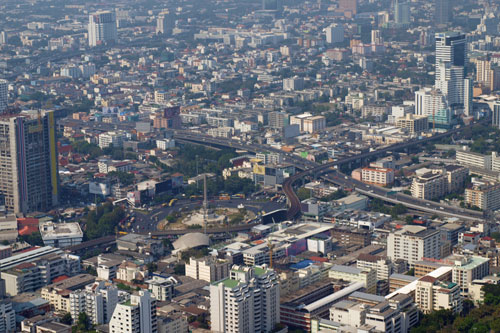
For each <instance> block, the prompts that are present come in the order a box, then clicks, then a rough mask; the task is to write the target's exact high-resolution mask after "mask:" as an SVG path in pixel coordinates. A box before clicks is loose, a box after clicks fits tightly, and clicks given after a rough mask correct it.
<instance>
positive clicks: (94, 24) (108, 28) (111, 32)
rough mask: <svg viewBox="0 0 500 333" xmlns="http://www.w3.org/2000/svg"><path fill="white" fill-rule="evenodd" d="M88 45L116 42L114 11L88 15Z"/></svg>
mask: <svg viewBox="0 0 500 333" xmlns="http://www.w3.org/2000/svg"><path fill="white" fill-rule="evenodd" d="M88 35H89V46H91V47H93V46H97V45H101V44H104V43H113V42H116V38H117V35H116V16H115V13H114V12H111V11H102V12H96V13H94V14H90V15H89V25H88Z"/></svg>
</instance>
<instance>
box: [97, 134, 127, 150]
mask: <svg viewBox="0 0 500 333" xmlns="http://www.w3.org/2000/svg"><path fill="white" fill-rule="evenodd" d="M126 139H127V136H126V135H125V134H124V133H121V132H107V133H102V134H99V147H100V148H108V147H118V148H119V147H123V142H124V141H126Z"/></svg>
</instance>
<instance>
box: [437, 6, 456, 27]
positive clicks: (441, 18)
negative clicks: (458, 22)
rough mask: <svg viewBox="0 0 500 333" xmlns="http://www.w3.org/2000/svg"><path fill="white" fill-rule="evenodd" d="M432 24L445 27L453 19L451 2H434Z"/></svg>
mask: <svg viewBox="0 0 500 333" xmlns="http://www.w3.org/2000/svg"><path fill="white" fill-rule="evenodd" d="M434 6H435V7H434V23H435V24H436V25H445V24H448V23H449V22H451V20H452V18H453V6H452V1H451V0H434Z"/></svg>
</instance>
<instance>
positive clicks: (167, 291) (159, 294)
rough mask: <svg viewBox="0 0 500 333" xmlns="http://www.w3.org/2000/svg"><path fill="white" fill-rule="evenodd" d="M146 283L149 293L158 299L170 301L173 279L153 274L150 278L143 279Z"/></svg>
mask: <svg viewBox="0 0 500 333" xmlns="http://www.w3.org/2000/svg"><path fill="white" fill-rule="evenodd" d="M144 282H145V283H146V284H147V285H148V289H149V290H150V291H151V294H152V295H153V297H154V298H156V299H157V300H158V301H170V300H172V297H173V296H174V286H175V283H176V281H175V279H174V278H172V277H168V278H167V277H162V276H158V275H154V276H153V277H152V278H151V279H149V280H146V281H144Z"/></svg>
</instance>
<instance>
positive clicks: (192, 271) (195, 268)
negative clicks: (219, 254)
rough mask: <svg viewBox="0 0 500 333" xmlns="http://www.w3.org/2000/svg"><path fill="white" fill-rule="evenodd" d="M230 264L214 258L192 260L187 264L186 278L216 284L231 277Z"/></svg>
mask: <svg viewBox="0 0 500 333" xmlns="http://www.w3.org/2000/svg"><path fill="white" fill-rule="evenodd" d="M230 266H231V264H230V263H229V262H226V261H223V260H219V259H217V258H214V257H204V258H190V259H189V264H186V276H189V277H192V278H193V279H197V280H203V281H207V282H214V281H219V280H222V279H224V278H226V277H228V276H229V269H230Z"/></svg>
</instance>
